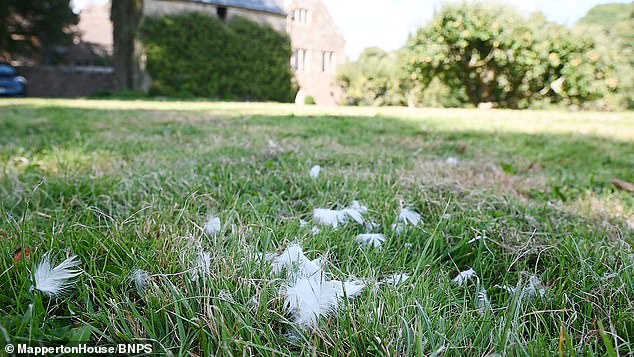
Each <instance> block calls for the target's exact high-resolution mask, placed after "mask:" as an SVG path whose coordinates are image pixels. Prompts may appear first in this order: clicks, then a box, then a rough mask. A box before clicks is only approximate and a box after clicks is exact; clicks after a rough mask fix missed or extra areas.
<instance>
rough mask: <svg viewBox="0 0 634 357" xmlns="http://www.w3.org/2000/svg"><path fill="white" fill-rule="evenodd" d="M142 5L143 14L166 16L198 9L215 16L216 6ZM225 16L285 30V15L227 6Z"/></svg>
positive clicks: (149, 0)
mask: <svg viewBox="0 0 634 357" xmlns="http://www.w3.org/2000/svg"><path fill="white" fill-rule="evenodd" d="M143 6H144V8H143V13H144V15H145V16H167V15H176V14H179V13H186V12H198V11H199V12H203V13H208V14H210V15H213V16H217V6H216V5H212V4H204V3H196V2H188V1H179V0H145V2H144V4H143ZM226 16H227V20H230V19H231V18H232V17H235V16H241V17H244V18H247V19H249V20H251V21H254V22H257V23H260V24H266V25H270V26H271V27H273V28H274V29H275V30H277V31H280V32H285V31H286V16H285V15H281V14H274V13H268V12H262V11H253V10H248V9H241V8H235V7H229V8H227V14H226Z"/></svg>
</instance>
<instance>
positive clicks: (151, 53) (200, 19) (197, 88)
mask: <svg viewBox="0 0 634 357" xmlns="http://www.w3.org/2000/svg"><path fill="white" fill-rule="evenodd" d="M141 39H142V41H143V43H144V48H145V51H146V55H147V70H148V72H149V74H150V75H151V76H152V87H151V89H150V93H151V94H154V95H164V96H171V97H208V98H218V99H228V100H261V101H264V100H272V101H280V102H290V101H292V100H293V99H294V98H295V93H296V91H297V90H296V88H295V85H294V83H293V73H292V71H291V68H290V63H289V58H290V57H291V45H290V39H289V38H288V36H287V35H286V34H282V33H279V32H277V31H275V30H273V29H272V28H271V27H269V26H266V25H260V24H257V23H254V22H251V21H249V20H246V19H243V18H239V17H238V18H233V19H232V20H230V21H229V23H227V24H225V23H223V22H221V21H220V20H219V19H218V18H216V17H214V16H210V15H207V14H203V13H198V12H193V13H187V14H180V15H175V16H166V17H159V18H146V19H145V21H144V23H143V25H142V27H141Z"/></svg>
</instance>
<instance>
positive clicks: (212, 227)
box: [205, 216, 222, 235]
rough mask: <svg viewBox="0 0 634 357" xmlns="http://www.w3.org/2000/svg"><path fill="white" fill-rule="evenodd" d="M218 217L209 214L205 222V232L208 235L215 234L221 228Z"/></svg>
mask: <svg viewBox="0 0 634 357" xmlns="http://www.w3.org/2000/svg"><path fill="white" fill-rule="evenodd" d="M221 228H222V227H221V224H220V218H218V217H215V216H211V217H209V219H208V220H207V223H205V232H207V234H209V235H216V234H217V233H218V232H220V229H221Z"/></svg>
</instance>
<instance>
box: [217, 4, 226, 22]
mask: <svg viewBox="0 0 634 357" xmlns="http://www.w3.org/2000/svg"><path fill="white" fill-rule="evenodd" d="M216 14H217V15H218V17H219V18H220V20H222V21H224V20H226V19H227V8H226V7H224V6H218V7H217V8H216Z"/></svg>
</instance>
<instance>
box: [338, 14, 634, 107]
mask: <svg viewBox="0 0 634 357" xmlns="http://www.w3.org/2000/svg"><path fill="white" fill-rule="evenodd" d="M628 6H630V5H628ZM618 18H619V19H620V20H618V21H616V23H615V22H611V24H612V25H610V26H609V27H610V28H612V31H613V32H617V30H616V28H619V29H620V30H618V32H619V33H620V34H621V35H619V36H620V38H622V39H623V40H619V41H614V40H613V39H614V36H612V35H610V36H608V35H606V36H605V38H604V39H601V40H599V39H595V38H593V36H589V35H588V34H587V33H583V32H580V31H571V30H570V29H568V28H566V27H564V26H560V25H557V24H555V23H552V22H549V21H547V20H546V18H545V16H543V14H540V13H535V14H533V15H532V16H531V17H530V18H524V17H522V16H520V15H518V14H517V13H515V12H514V11H513V10H512V9H511V8H508V7H503V6H495V5H491V4H486V5H484V4H481V3H463V4H459V5H448V6H446V7H444V8H443V9H442V10H441V11H440V12H439V13H438V14H436V16H435V17H434V18H433V19H432V21H431V23H430V24H428V25H426V26H424V27H422V28H421V29H419V31H418V32H417V34H416V35H415V36H413V37H412V38H410V40H409V41H408V44H407V45H406V46H405V47H403V48H402V49H400V50H397V51H394V52H391V53H388V52H385V51H382V50H380V49H368V50H366V52H364V53H363V54H362V55H361V57H360V58H359V60H358V61H356V62H354V63H351V64H349V65H347V66H346V67H344V69H343V70H342V71H341V72H340V75H339V83H340V84H341V86H342V87H343V88H344V90H345V93H346V98H347V101H348V103H350V104H357V105H410V106H411V105H416V106H421V105H422V106H444V107H452V106H473V105H478V104H479V103H487V102H490V103H492V104H493V105H495V106H498V107H505V108H527V107H538V106H543V105H550V104H561V105H576V106H579V107H589V108H615V107H618V104H615V103H612V102H611V101H610V100H609V98H610V96H611V95H612V93H613V92H614V91H615V90H617V89H620V90H624V88H627V83H625V81H624V80H623V79H622V78H618V77H617V75H616V71H615V68H618V67H620V66H621V64H623V63H624V60H625V59H626V58H627V60H631V59H632V58H634V56H632V55H630V53H631V51H630V50H628V49H627V46H625V44H626V43H627V44H629V45H630V46H632V44H633V43H634V42H633V41H632V38H631V37H630V38H629V39H628V38H627V36H626V35H623V33H629V34H631V31H632V26H631V24H632V21H631V20H632V18H631V17H628V16H624V15H622V14H621V15H619V17H618ZM601 19H602V20H601V23H604V22H605V21H606V20H605V16H601ZM622 22H627V24H624V25H623V26H620V25H618V24H621V23H622ZM626 28H627V29H629V32H628V31H627V30H626ZM593 31H594V30H593ZM594 32H597V31H594ZM611 39H612V40H611ZM606 44H609V45H610V46H613V47H614V46H617V47H618V50H617V49H616V48H615V49H612V50H611V53H612V55H609V56H608V55H606V54H605V52H606V51H605V50H604V49H603V48H604V47H605V46H606ZM618 44H622V45H618ZM630 48H631V47H630ZM616 53H620V54H622V55H615V54H616ZM619 56H620V57H619ZM617 57H619V58H621V59H620V60H617V59H615V58H617ZM628 66H629V65H628ZM620 71H621V69H620V68H619V72H620ZM619 77H620V73H619ZM631 82H634V80H633V81H631Z"/></svg>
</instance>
